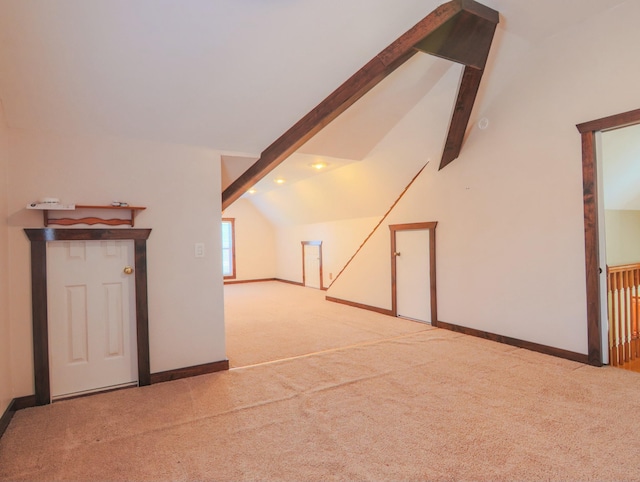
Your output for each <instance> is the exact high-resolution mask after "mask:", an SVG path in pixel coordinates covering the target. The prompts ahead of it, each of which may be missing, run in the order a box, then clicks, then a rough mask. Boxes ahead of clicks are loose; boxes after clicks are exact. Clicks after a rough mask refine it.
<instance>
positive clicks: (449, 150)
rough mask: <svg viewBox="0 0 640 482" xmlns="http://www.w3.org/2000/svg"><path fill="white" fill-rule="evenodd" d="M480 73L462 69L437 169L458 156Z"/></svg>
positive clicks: (469, 68)
mask: <svg viewBox="0 0 640 482" xmlns="http://www.w3.org/2000/svg"><path fill="white" fill-rule="evenodd" d="M482 73H483V71H482V70H477V69H474V68H473V67H468V66H467V67H465V68H464V72H463V73H462V79H461V80H460V87H459V89H458V97H457V99H456V105H455V107H454V109H453V115H452V116H451V123H450V124H449V133H448V134H447V140H446V141H445V143H444V150H443V151H442V159H441V160H440V168H439V169H442V168H443V167H445V166H447V165H448V164H450V163H451V162H453V161H454V160H456V159H457V158H458V156H459V155H460V151H461V150H462V143H463V141H464V134H465V132H466V131H467V126H468V125H469V119H470V118H471V111H472V110H473V104H474V103H475V101H476V96H477V94H478V89H479V88H480V81H481V80H482Z"/></svg>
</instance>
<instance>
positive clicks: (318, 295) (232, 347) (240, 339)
mask: <svg viewBox="0 0 640 482" xmlns="http://www.w3.org/2000/svg"><path fill="white" fill-rule="evenodd" d="M325 296H326V292H325V291H320V290H316V289H313V288H304V287H302V286H296V285H292V284H287V283H282V282H279V281H270V282H263V283H242V284H232V285H226V286H225V287H224V298H225V303H224V310H225V315H224V317H225V325H226V342H227V357H228V358H229V364H230V366H231V367H232V368H233V367H243V366H248V365H255V364H258V363H265V362H269V361H274V360H282V359H285V358H291V357H296V356H300V355H306V354H308V353H317V352H321V351H325V350H333V349H336V348H344V347H347V346H351V345H358V344H360V343H369V342H372V341H379V340H384V339H388V338H392V337H395V336H402V335H406V334H409V333H416V332H418V331H424V330H431V329H432V327H431V326H430V325H426V324H424V323H418V322H415V321H409V320H404V319H401V318H392V317H390V316H387V315H382V314H379V313H375V312H371V311H365V310H361V309H358V308H353V307H350V306H346V305H342V304H338V303H332V302H329V301H326V300H325Z"/></svg>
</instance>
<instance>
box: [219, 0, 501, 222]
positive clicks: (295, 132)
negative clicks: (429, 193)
mask: <svg viewBox="0 0 640 482" xmlns="http://www.w3.org/2000/svg"><path fill="white" fill-rule="evenodd" d="M497 23H498V12H496V11H495V10H493V9H490V8H488V7H486V6H484V5H481V4H479V3H477V2H475V1H474V0H451V1H449V2H447V3H445V4H443V5H441V6H439V7H438V8H437V9H435V10H434V11H433V12H431V13H430V14H429V15H427V16H426V17H425V18H424V19H422V20H421V21H420V22H418V23H417V24H416V25H415V26H414V27H413V28H411V29H410V30H409V31H407V32H406V33H405V34H403V35H402V36H401V37H400V38H398V40H396V41H395V42H393V43H392V44H391V45H389V46H388V47H387V48H385V49H384V50H383V51H382V52H380V53H379V54H378V55H377V56H376V57H374V58H373V59H372V60H370V61H369V62H368V63H367V64H366V65H365V66H364V67H362V68H361V69H360V70H359V71H358V72H356V73H355V74H354V75H353V76H351V77H350V78H349V79H348V80H347V81H346V82H345V83H344V84H342V85H341V86H340V87H338V88H337V89H336V90H335V91H334V92H332V93H331V94H330V95H329V96H328V97H327V98H326V99H324V100H323V101H322V102H321V103H320V104H318V105H317V106H316V107H315V108H314V109H313V110H312V111H311V112H309V113H308V114H307V115H305V116H304V117H303V118H302V119H300V120H299V121H298V122H297V123H296V124H295V125H294V126H293V127H291V128H290V129H289V130H288V131H287V132H285V133H284V134H283V135H282V136H280V137H279V138H278V139H277V140H276V141H275V142H274V143H273V144H271V145H270V146H269V147H267V149H265V150H264V152H263V153H262V155H261V156H260V159H258V160H257V161H256V162H255V164H253V165H252V166H251V167H250V168H249V169H247V171H245V172H244V173H243V174H242V175H241V176H240V177H238V179H236V180H235V181H234V182H233V183H232V184H231V185H230V186H228V187H227V188H226V189H225V190H224V191H223V193H222V209H223V210H224V209H226V208H227V207H228V206H229V205H230V204H231V203H233V202H234V201H235V200H236V199H238V198H239V197H240V196H242V195H243V194H244V193H245V192H246V191H247V190H248V189H249V188H251V187H252V186H253V185H254V184H255V183H256V182H258V181H259V180H260V179H262V178H263V177H264V176H265V175H267V174H268V173H269V172H271V171H272V170H273V169H275V167H276V166H278V164H280V163H281V162H282V161H284V160H285V159H286V158H287V157H289V156H290V155H291V154H293V153H294V152H295V151H296V150H297V149H298V148H299V147H300V146H302V145H303V144H304V143H305V142H307V141H308V140H309V139H311V138H312V137H313V136H314V135H315V134H317V133H318V132H319V131H320V130H321V129H322V128H323V127H324V126H326V125H327V124H329V123H330V122H331V121H332V120H334V119H335V118H336V117H338V116H339V115H340V114H342V113H343V112H344V111H345V110H346V109H348V108H349V107H350V106H351V105H353V104H354V103H355V102H356V101H357V100H358V99H360V98H361V97H362V96H363V95H365V94H366V93H367V92H369V91H370V90H371V89H372V88H373V87H375V86H376V85H377V84H378V83H380V82H381V81H382V80H383V79H384V78H385V77H387V76H388V75H389V74H391V73H392V72H393V71H394V70H396V69H397V68H398V67H400V66H401V65H402V64H403V63H405V62H406V61H407V60H409V59H410V58H411V57H412V56H413V55H414V54H415V53H416V52H417V51H418V50H424V51H428V52H429V53H432V54H433V55H438V56H440V57H445V58H448V59H450V60H453V61H455V62H460V63H463V64H464V65H471V66H473V67H475V68H476V69H478V68H479V69H480V78H482V70H481V69H482V68H484V64H485V62H486V59H487V56H488V53H489V47H490V46H491V41H492V39H493V33H494V31H495V26H496V25H497ZM431 36H434V37H433V38H434V40H433V41H432V42H428V41H427V42H426V43H425V41H426V40H428V39H429V38H431ZM470 77H471V75H470ZM479 82H480V79H477V82H476V81H474V82H472V81H471V80H467V81H466V82H465V81H464V78H463V83H462V85H461V89H460V92H459V93H458V101H457V102H456V106H461V108H460V109H459V110H460V113H459V114H458V115H457V116H456V115H455V114H454V121H452V124H451V126H450V128H449V136H448V138H447V144H449V143H450V139H451V143H453V142H454V141H456V142H459V144H460V146H457V147H456V146H455V145H454V146H453V148H450V149H449V150H450V151H451V152H457V153H459V152H460V147H461V145H462V140H463V139H464V131H465V129H466V126H467V123H468V120H469V116H470V115H471V107H473V101H474V100H475V97H476V94H477V91H478V88H477V86H476V87H475V88H473V87H474V85H475V83H477V85H478V86H479ZM463 87H464V88H463ZM471 93H473V95H471ZM461 96H463V98H462V99H461ZM469 101H471V103H470V105H469ZM456 110H458V108H456ZM467 111H468V115H467V114H466V113H467ZM463 124H464V125H463ZM460 130H462V135H460ZM452 133H453V134H452ZM456 157H457V154H456ZM453 159H455V157H454V158H453ZM453 159H451V160H453ZM451 160H449V161H448V162H451ZM448 162H447V164H448ZM441 167H442V163H441Z"/></svg>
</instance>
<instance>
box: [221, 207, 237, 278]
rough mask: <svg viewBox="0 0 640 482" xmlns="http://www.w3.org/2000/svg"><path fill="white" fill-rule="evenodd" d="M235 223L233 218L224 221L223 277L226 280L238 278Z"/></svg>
mask: <svg viewBox="0 0 640 482" xmlns="http://www.w3.org/2000/svg"><path fill="white" fill-rule="evenodd" d="M234 221H235V219H233V218H223V219H222V275H223V276H224V279H233V278H235V277H236V250H235V228H234Z"/></svg>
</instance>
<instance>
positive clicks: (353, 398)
mask: <svg viewBox="0 0 640 482" xmlns="http://www.w3.org/2000/svg"><path fill="white" fill-rule="evenodd" d="M639 407H640V374H637V373H633V372H628V371H624V370H618V369H614V368H608V367H605V368H594V367H590V366H585V365H581V364H578V363H575V362H570V361H567V360H562V359H558V358H553V357H549V356H545V355H541V354H538V353H534V352H529V351H526V350H522V349H517V348H513V347H510V346H507V345H501V344H497V343H493V342H490V341H486V340H481V339H478V338H472V337H468V336H465V335H460V334H457V333H453V332H448V331H444V330H439V329H428V330H423V331H419V332H417V333H407V334H404V335H397V336H393V337H392V338H390V339H386V340H385V339H377V340H369V341H367V342H364V343H361V344H359V345H356V346H350V347H344V348H335V349H331V350H328V351H324V352H322V353H317V354H313V355H309V356H300V357H296V358H291V359H288V360H283V361H276V362H271V363H264V364H260V365H253V366H248V367H245V368H236V369H233V370H230V371H228V372H221V373H216V374H211V375H204V376H200V377H194V378H190V379H183V380H177V381H174V382H168V383H162V384H158V385H153V386H150V387H144V388H134V389H128V390H122V391H118V392H112V393H105V394H100V395H95V396H91V397H87V398H80V399H75V400H68V401H62V402H58V403H55V404H53V405H49V406H44V407H37V408H32V409H26V410H22V411H19V412H18V413H16V415H15V417H14V419H13V421H12V422H11V424H10V426H9V428H8V429H7V432H6V433H5V435H4V437H3V438H2V440H0V479H2V480H292V481H293V480H295V481H300V480H562V481H566V480H580V481H582V480H640V460H639V458H638V453H640V437H637V436H636V435H635V432H636V430H637V427H639V426H640V410H638V408H639Z"/></svg>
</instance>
